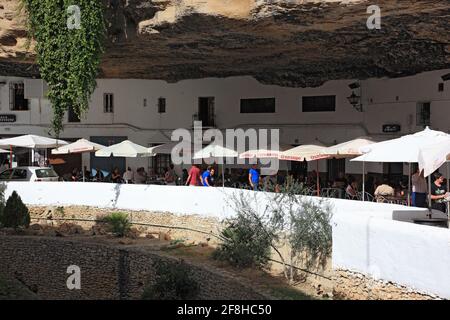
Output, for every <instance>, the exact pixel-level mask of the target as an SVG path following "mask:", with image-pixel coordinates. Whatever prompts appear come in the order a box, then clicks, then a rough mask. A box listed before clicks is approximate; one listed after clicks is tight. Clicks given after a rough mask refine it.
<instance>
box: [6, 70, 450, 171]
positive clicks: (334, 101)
mask: <svg viewBox="0 0 450 320" xmlns="http://www.w3.org/2000/svg"><path fill="white" fill-rule="evenodd" d="M449 73H450V70H437V71H432V72H426V73H422V74H418V75H415V76H411V77H404V78H396V79H387V78H386V79H368V80H363V81H358V82H357V83H358V86H359V88H355V86H352V84H355V80H353V81H352V80H337V81H328V82H326V83H325V84H324V85H322V86H321V87H317V88H285V87H280V86H273V85H263V84H261V83H259V82H258V81H256V80H255V79H253V78H252V77H231V78H223V79H219V78H207V79H199V80H185V81H180V82H178V83H167V82H164V81H159V80H135V79H123V80H122V79H99V80H98V81H97V86H98V87H97V89H96V90H95V92H94V94H93V95H92V97H91V103H90V107H89V111H88V112H87V114H85V115H84V116H83V117H82V118H81V119H78V118H77V117H76V116H75V115H74V114H72V113H68V114H67V115H66V117H65V124H64V132H62V134H61V138H62V139H77V138H86V139H90V140H93V141H96V142H99V143H102V144H112V143H116V142H120V141H121V140H124V139H129V140H132V141H133V142H135V143H138V144H141V145H144V146H151V145H155V144H160V143H165V142H169V141H170V138H171V133H172V131H173V130H175V129H178V128H187V129H192V127H193V121H194V120H202V121H203V125H204V126H207V127H215V128H218V129H228V128H242V129H248V128H255V129H259V128H267V129H279V130H280V143H283V144H289V145H293V146H295V145H300V144H306V143H311V142H313V141H315V140H319V141H320V142H322V143H324V144H327V145H333V144H336V143H341V142H344V141H347V140H350V139H353V138H356V137H359V136H372V137H374V138H376V139H379V140H386V139H391V138H395V137H398V136H401V135H404V134H408V133H413V132H417V131H420V130H422V129H423V128H424V126H427V125H428V126H430V127H431V128H432V129H434V130H441V131H445V132H450V113H449V112H448V111H449V110H450V81H447V82H446V81H444V79H446V77H445V75H448V74H449ZM356 87H357V86H356ZM351 88H353V89H351ZM352 92H355V94H356V95H357V96H360V99H359V103H358V105H357V106H353V105H351V104H350V103H349V101H348V99H347V97H349V96H350V95H351V94H352ZM359 105H361V108H362V111H360V110H357V109H358V108H359ZM51 118H52V110H51V106H50V103H49V101H48V100H47V99H46V98H45V84H43V82H42V81H41V80H38V79H24V78H15V77H2V76H0V137H2V138H3V137H11V136H17V135H22V134H27V133H33V134H38V135H44V136H46V135H48V132H49V128H50V123H51ZM102 161H109V159H95V158H94V157H93V156H92V155H88V154H86V155H83V156H82V157H81V156H80V158H79V159H78V160H75V162H74V164H76V163H77V162H78V166H79V167H81V166H82V165H83V166H87V167H88V168H89V167H91V166H92V167H99V166H105V165H106V162H102ZM116 161H118V162H116V163H115V164H117V165H119V166H120V167H124V166H125V165H126V166H131V167H132V169H134V170H135V169H136V168H137V167H144V168H148V167H152V168H153V169H155V170H160V169H161V167H163V166H166V165H167V163H166V162H167V160H165V159H163V160H161V161H162V163H157V162H158V161H159V160H155V159H126V160H125V159H118V160H116ZM125 161H126V162H125ZM283 165H284V166H287V167H288V168H291V166H292V164H290V163H288V164H283ZM315 166H316V165H315V164H309V167H310V170H312V169H315V168H316V167H315ZM329 166H330V162H327V161H320V163H319V170H320V171H321V172H327V171H329V168H328V167H329ZM341 166H342V165H341ZM343 166H345V171H346V172H347V173H361V166H360V164H358V163H351V162H349V161H345V162H344V164H343ZM405 168H406V167H405ZM367 170H368V171H369V172H374V173H382V172H384V173H386V170H388V171H392V170H394V171H395V170H397V171H398V170H403V169H402V168H401V169H399V168H398V167H397V168H394V167H386V165H384V166H383V165H382V164H377V163H374V164H370V165H369V166H368V168H367ZM405 170H406V169H405ZM390 173H392V172H390ZM397 173H398V172H397ZM404 173H406V172H404Z"/></svg>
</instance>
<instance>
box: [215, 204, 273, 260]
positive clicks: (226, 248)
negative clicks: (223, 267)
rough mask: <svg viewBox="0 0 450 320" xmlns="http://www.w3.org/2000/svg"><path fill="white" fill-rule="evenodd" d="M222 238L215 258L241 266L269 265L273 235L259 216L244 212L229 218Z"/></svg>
mask: <svg viewBox="0 0 450 320" xmlns="http://www.w3.org/2000/svg"><path fill="white" fill-rule="evenodd" d="M221 238H222V243H221V245H220V246H219V247H218V248H217V250H215V251H214V253H213V258H215V259H217V260H222V261H227V262H229V263H230V264H231V265H233V266H236V267H239V268H247V267H264V266H266V265H267V263H268V261H269V258H270V246H271V243H272V239H273V236H272V235H271V234H270V233H267V232H265V231H264V230H262V228H261V221H260V219H258V217H257V216H255V215H253V214H246V213H244V212H242V213H239V214H238V215H237V217H236V218H233V219H229V220H228V221H227V226H226V227H225V228H224V229H223V230H222V232H221Z"/></svg>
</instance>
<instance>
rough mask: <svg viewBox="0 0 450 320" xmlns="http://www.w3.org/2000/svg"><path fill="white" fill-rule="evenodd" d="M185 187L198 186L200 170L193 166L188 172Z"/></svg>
mask: <svg viewBox="0 0 450 320" xmlns="http://www.w3.org/2000/svg"><path fill="white" fill-rule="evenodd" d="M186 185H190V186H199V185H200V169H199V168H198V167H197V165H195V164H193V165H192V167H191V169H190V170H189V176H188V178H187V180H186Z"/></svg>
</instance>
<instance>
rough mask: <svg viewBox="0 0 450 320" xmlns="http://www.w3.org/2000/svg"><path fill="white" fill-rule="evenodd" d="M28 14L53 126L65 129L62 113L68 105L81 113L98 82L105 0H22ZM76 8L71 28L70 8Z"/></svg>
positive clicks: (56, 131)
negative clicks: (77, 12)
mask: <svg viewBox="0 0 450 320" xmlns="http://www.w3.org/2000/svg"><path fill="white" fill-rule="evenodd" d="M22 3H23V8H24V9H25V10H26V12H27V15H28V29H29V32H30V36H31V37H32V38H33V39H34V40H36V48H35V50H36V55H37V64H38V65H39V71H40V74H41V77H42V79H43V80H45V82H46V83H47V84H48V87H49V88H48V99H49V100H50V102H51V104H52V108H53V121H52V129H53V131H54V133H55V135H56V136H59V134H60V132H61V131H63V117H64V114H65V112H66V111H67V110H68V109H69V108H70V107H71V108H73V110H74V111H75V112H76V113H77V114H78V116H80V117H81V115H82V114H83V113H84V112H86V110H87V109H88V105H89V98H90V96H91V94H92V93H93V91H94V89H95V87H96V85H97V84H96V77H97V73H98V66H99V63H100V56H101V54H102V52H103V41H104V38H105V30H106V28H105V21H104V18H103V10H104V8H103V4H102V2H101V1H100V0H22ZM73 6H77V8H79V12H80V13H81V15H80V21H79V22H80V23H79V25H77V26H76V27H75V28H72V27H69V26H70V23H72V22H73V10H70V9H69V8H73Z"/></svg>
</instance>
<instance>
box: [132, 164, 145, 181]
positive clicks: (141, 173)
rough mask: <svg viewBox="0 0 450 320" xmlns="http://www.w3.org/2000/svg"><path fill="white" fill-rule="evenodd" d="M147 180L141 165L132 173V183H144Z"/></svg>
mask: <svg viewBox="0 0 450 320" xmlns="http://www.w3.org/2000/svg"><path fill="white" fill-rule="evenodd" d="M146 182H147V172H145V169H144V168H143V167H141V168H138V169H137V170H136V174H135V175H134V183H136V184H145V183H146Z"/></svg>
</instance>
